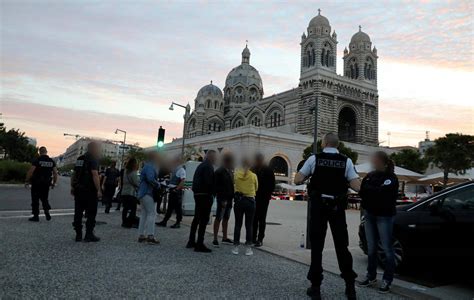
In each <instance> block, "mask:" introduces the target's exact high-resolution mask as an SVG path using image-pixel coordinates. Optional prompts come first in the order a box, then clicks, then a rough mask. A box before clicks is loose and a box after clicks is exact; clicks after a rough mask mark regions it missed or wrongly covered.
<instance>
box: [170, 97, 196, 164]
mask: <svg viewBox="0 0 474 300" xmlns="http://www.w3.org/2000/svg"><path fill="white" fill-rule="evenodd" d="M175 105H176V106H179V107H181V108H184V110H185V113H184V116H183V119H184V123H183V138H182V143H181V157H184V140H185V137H186V118H187V116H188V115H189V112H190V111H191V106H189V103H188V104H187V105H186V106H184V105H181V104H179V103H176V102H174V101H172V102H171V105H170V108H169V110H174V106H175Z"/></svg>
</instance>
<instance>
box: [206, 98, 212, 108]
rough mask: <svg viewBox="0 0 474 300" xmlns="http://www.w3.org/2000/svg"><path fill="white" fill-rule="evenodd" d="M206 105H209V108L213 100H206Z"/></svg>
mask: <svg viewBox="0 0 474 300" xmlns="http://www.w3.org/2000/svg"><path fill="white" fill-rule="evenodd" d="M206 107H207V108H211V100H207V102H206Z"/></svg>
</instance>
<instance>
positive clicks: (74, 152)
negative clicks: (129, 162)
mask: <svg viewBox="0 0 474 300" xmlns="http://www.w3.org/2000/svg"><path fill="white" fill-rule="evenodd" d="M92 141H95V142H98V143H100V148H101V151H102V157H110V158H111V159H113V160H116V161H117V162H118V163H119V166H120V159H121V157H122V151H123V148H122V147H121V144H119V143H114V142H111V141H107V140H102V141H101V140H97V139H94V140H92V139H89V138H80V139H78V140H76V141H75V142H74V143H72V144H71V145H70V146H69V147H67V149H66V152H64V154H62V155H61V156H62V161H61V165H62V166H69V165H73V164H75V163H76V160H77V158H78V157H79V156H81V155H83V154H84V153H86V152H87V145H88V144H89V143H90V142H92ZM126 153H127V150H126V149H125V153H124V154H126Z"/></svg>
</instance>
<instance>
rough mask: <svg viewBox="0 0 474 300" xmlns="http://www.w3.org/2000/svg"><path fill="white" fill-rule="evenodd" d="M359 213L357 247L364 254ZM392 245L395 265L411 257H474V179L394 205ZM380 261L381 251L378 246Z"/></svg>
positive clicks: (362, 222) (399, 264) (362, 224)
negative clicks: (417, 199) (403, 203)
mask: <svg viewBox="0 0 474 300" xmlns="http://www.w3.org/2000/svg"><path fill="white" fill-rule="evenodd" d="M364 224H365V220H364V214H363V212H361V223H360V226H359V238H360V241H359V246H360V248H361V249H362V250H363V251H364V253H365V254H367V240H366V238H365V231H364ZM393 236H394V237H393V245H394V249H395V258H396V264H397V267H401V266H402V265H405V264H409V261H410V260H411V259H414V258H415V259H416V258H428V259H429V258H430V257H438V258H439V257H443V258H445V259H454V258H456V259H462V260H469V261H473V260H474V181H469V182H466V183H462V184H459V185H455V186H452V187H450V188H447V189H445V190H442V191H440V192H437V193H435V194H433V195H431V196H429V197H426V198H425V199H422V200H420V201H418V202H416V203H412V204H408V205H401V206H397V215H396V216H395V224H394V233H393ZM378 257H379V261H380V263H381V264H382V266H383V265H384V259H385V257H384V254H383V251H382V248H381V247H380V246H379V251H378Z"/></svg>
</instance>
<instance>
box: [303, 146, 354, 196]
mask: <svg viewBox="0 0 474 300" xmlns="http://www.w3.org/2000/svg"><path fill="white" fill-rule="evenodd" d="M346 165H347V157H346V156H345V155H342V154H339V153H324V152H322V153H319V154H317V155H316V160H315V166H314V173H313V175H312V176H311V180H310V182H309V185H308V191H309V192H310V193H313V194H314V193H316V195H321V194H325V195H331V196H335V197H339V196H342V195H345V194H346V193H347V188H348V184H347V179H346Z"/></svg>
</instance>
